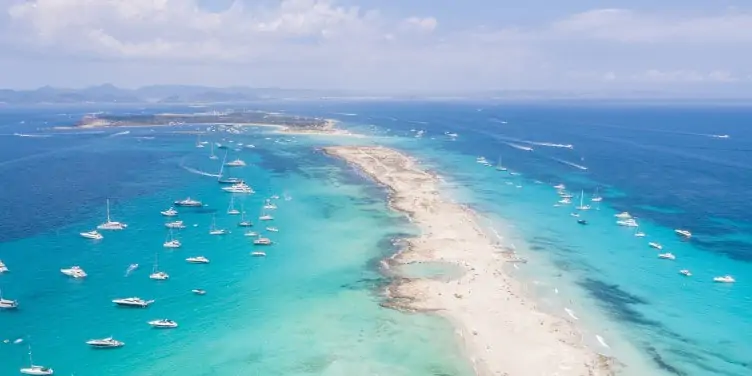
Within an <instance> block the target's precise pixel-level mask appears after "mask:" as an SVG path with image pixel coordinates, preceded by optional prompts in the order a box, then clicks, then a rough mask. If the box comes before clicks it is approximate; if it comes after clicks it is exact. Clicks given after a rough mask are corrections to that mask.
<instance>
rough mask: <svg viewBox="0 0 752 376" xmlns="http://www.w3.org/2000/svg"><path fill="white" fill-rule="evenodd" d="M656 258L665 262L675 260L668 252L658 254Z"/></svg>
mask: <svg viewBox="0 0 752 376" xmlns="http://www.w3.org/2000/svg"><path fill="white" fill-rule="evenodd" d="M658 258H662V259H666V260H676V256H674V254H673V253H670V252H668V253H661V254H658Z"/></svg>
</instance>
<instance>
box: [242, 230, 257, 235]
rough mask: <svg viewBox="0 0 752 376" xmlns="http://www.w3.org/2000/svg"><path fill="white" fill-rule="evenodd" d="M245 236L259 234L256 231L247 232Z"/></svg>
mask: <svg viewBox="0 0 752 376" xmlns="http://www.w3.org/2000/svg"><path fill="white" fill-rule="evenodd" d="M244 235H245V236H258V232H256V231H246V232H245V234H244Z"/></svg>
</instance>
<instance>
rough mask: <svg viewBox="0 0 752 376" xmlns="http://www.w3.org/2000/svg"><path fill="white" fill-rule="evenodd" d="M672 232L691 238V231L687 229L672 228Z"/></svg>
mask: <svg viewBox="0 0 752 376" xmlns="http://www.w3.org/2000/svg"><path fill="white" fill-rule="evenodd" d="M674 232H675V233H676V234H677V235H680V236H683V237H685V238H691V237H692V233H691V232H689V231H687V230H681V229H676V230H674Z"/></svg>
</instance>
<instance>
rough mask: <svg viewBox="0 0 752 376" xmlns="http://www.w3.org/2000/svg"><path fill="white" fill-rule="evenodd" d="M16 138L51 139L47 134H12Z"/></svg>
mask: <svg viewBox="0 0 752 376" xmlns="http://www.w3.org/2000/svg"><path fill="white" fill-rule="evenodd" d="M13 135H14V136H16V137H33V138H47V137H52V135H49V134H29V133H13Z"/></svg>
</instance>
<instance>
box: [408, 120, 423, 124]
mask: <svg viewBox="0 0 752 376" xmlns="http://www.w3.org/2000/svg"><path fill="white" fill-rule="evenodd" d="M407 122H408V123H413V124H423V125H426V124H428V122H427V121H417V120H408V121H407Z"/></svg>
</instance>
